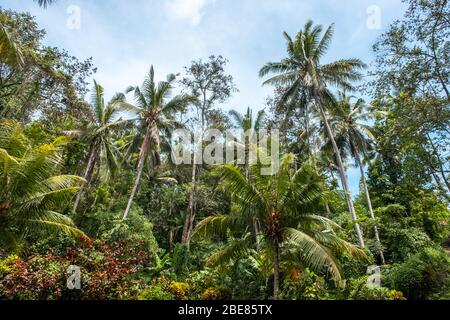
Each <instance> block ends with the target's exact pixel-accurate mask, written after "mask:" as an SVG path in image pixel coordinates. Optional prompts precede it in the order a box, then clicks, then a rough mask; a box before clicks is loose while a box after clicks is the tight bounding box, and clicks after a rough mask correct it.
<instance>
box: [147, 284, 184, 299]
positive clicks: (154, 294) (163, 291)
mask: <svg viewBox="0 0 450 320" xmlns="http://www.w3.org/2000/svg"><path fill="white" fill-rule="evenodd" d="M138 300H175V297H174V296H173V294H171V293H170V292H169V290H168V289H167V286H166V285H165V284H163V283H155V284H153V285H151V286H150V287H149V288H147V289H145V290H142V291H141V292H140V293H139V296H138Z"/></svg>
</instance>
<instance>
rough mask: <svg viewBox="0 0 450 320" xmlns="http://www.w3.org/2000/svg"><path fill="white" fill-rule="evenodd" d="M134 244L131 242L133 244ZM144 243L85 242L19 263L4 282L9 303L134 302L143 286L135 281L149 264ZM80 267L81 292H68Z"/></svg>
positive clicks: (4, 295)
mask: <svg viewBox="0 0 450 320" xmlns="http://www.w3.org/2000/svg"><path fill="white" fill-rule="evenodd" d="M130 241H131V240H130ZM148 259H149V257H148V254H147V250H146V248H145V247H144V243H143V242H142V241H135V242H134V243H133V244H132V245H131V244H129V243H128V241H121V242H118V243H117V244H116V245H114V246H111V245H108V244H106V243H104V242H100V241H95V242H92V241H85V242H84V243H81V244H78V246H76V247H71V248H68V249H67V252H66V254H64V255H58V256H57V255H54V254H53V253H52V252H51V251H49V252H48V253H47V254H46V255H35V256H32V257H30V258H28V259H25V260H22V259H19V260H17V261H15V262H14V264H13V265H12V267H11V268H12V270H11V271H10V272H9V273H8V275H6V276H5V277H4V278H3V279H2V280H1V281H0V295H1V297H2V298H5V299H26V300H28V299H39V300H48V299H72V298H77V299H81V298H82V299H96V300H106V299H133V298H134V297H135V296H136V295H137V292H138V291H137V289H138V287H139V285H140V282H139V281H137V280H134V279H133V277H134V276H135V275H136V274H137V273H139V272H141V271H142V270H143V267H144V265H145V264H146V263H147V262H148ZM69 265H77V266H79V267H80V268H81V272H82V278H81V281H82V288H81V290H79V291H78V290H74V291H69V290H68V289H67V288H66V270H67V268H68V267H69Z"/></svg>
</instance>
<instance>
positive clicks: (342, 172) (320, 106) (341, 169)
mask: <svg viewBox="0 0 450 320" xmlns="http://www.w3.org/2000/svg"><path fill="white" fill-rule="evenodd" d="M314 99H315V100H316V104H317V108H318V109H319V112H320V115H321V117H322V120H323V122H324V125H325V129H326V130H327V134H328V138H329V139H330V141H331V144H332V146H333V152H334V155H335V157H336V162H337V164H338V168H339V175H340V177H341V183H342V189H344V193H345V199H346V200H347V205H348V210H349V211H350V213H351V215H352V220H353V221H354V222H355V232H356V235H357V237H358V241H359V245H360V247H361V248H364V247H365V244H364V239H363V236H362V232H361V228H360V226H359V224H358V222H357V221H358V217H357V215H356V211H355V207H354V205H353V200H352V197H351V195H350V192H349V189H348V183H347V177H346V176H345V169H344V164H343V163H342V158H341V153H340V152H339V148H338V146H337V144H336V141H335V140H334V135H333V131H332V130H331V127H330V124H329V123H328V118H327V116H326V114H325V110H324V109H323V104H322V101H321V99H320V97H319V95H318V94H314Z"/></svg>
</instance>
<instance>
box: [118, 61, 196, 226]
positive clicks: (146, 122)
mask: <svg viewBox="0 0 450 320" xmlns="http://www.w3.org/2000/svg"><path fill="white" fill-rule="evenodd" d="M175 80H176V77H175V75H173V74H170V75H168V76H167V80H166V81H161V82H159V83H158V84H156V82H155V72H154V69H153V66H151V68H150V72H149V74H148V76H147V77H146V79H145V80H144V83H143V84H142V86H141V87H138V86H136V87H129V88H128V89H127V90H126V93H130V92H133V93H134V100H135V104H134V105H132V104H129V103H126V102H122V103H121V105H122V106H124V107H126V108H128V109H129V110H131V111H134V113H136V114H137V115H138V117H139V120H140V126H139V128H140V132H139V136H138V138H139V139H138V140H140V141H141V146H140V151H139V158H138V165H137V175H136V179H135V182H134V186H133V189H132V191H131V194H130V198H129V201H128V204H127V207H126V209H125V212H124V215H123V218H124V219H126V218H127V217H128V214H129V212H130V209H131V205H132V203H133V199H134V197H135V196H136V193H137V190H138V188H139V183H140V181H141V177H142V172H143V170H144V166H145V163H146V161H147V160H148V156H149V154H150V151H153V155H154V157H153V158H155V160H156V164H158V163H159V161H158V159H159V152H160V146H161V132H163V131H164V132H166V133H168V132H170V131H171V130H172V129H173V128H175V126H176V125H177V122H176V120H175V118H174V114H175V113H176V112H181V111H184V110H185V109H186V108H187V106H188V105H189V104H190V103H193V102H194V101H195V100H196V98H195V97H192V96H189V95H185V94H180V95H177V96H175V97H173V98H172V99H169V98H170V96H171V94H172V91H173V88H174V83H175Z"/></svg>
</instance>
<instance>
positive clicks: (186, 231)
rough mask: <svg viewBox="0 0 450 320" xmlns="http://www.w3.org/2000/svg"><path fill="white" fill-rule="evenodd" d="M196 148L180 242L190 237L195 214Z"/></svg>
mask: <svg viewBox="0 0 450 320" xmlns="http://www.w3.org/2000/svg"><path fill="white" fill-rule="evenodd" d="M196 160H197V157H196V150H195V149H194V163H193V164H192V176H191V178H192V179H191V183H192V189H191V192H190V194H189V205H188V209H187V212H186V218H185V219H184V225H183V234H182V236H181V243H187V242H189V241H190V239H191V226H192V224H193V221H192V220H193V217H194V214H195V210H194V209H195V203H194V202H195V192H196V189H197V164H196Z"/></svg>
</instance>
